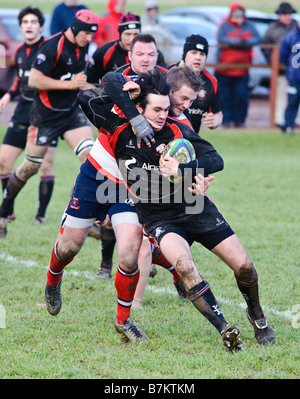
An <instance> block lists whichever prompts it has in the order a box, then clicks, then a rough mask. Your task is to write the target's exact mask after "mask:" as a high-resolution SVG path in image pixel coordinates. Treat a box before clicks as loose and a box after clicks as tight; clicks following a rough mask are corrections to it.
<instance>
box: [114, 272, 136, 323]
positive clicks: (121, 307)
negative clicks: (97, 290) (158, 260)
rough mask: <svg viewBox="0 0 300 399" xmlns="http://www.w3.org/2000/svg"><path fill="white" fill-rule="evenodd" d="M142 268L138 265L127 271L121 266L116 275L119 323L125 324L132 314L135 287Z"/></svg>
mask: <svg viewBox="0 0 300 399" xmlns="http://www.w3.org/2000/svg"><path fill="white" fill-rule="evenodd" d="M139 276H140V270H139V267H138V266H137V267H136V268H135V270H133V271H132V272H131V273H128V272H126V271H125V270H123V269H122V268H121V267H120V266H118V270H117V272H116V276H115V287H116V290H117V296H118V306H117V323H118V324H124V322H125V320H126V319H127V317H129V316H130V309H131V305H132V301H133V298H134V294H135V289H136V286H137V283H138V281H139Z"/></svg>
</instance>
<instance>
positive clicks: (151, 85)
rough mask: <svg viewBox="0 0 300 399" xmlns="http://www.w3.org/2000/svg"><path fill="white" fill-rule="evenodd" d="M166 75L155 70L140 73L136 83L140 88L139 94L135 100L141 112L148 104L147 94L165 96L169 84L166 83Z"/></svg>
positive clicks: (167, 92) (168, 89) (168, 90)
mask: <svg viewBox="0 0 300 399" xmlns="http://www.w3.org/2000/svg"><path fill="white" fill-rule="evenodd" d="M166 76H167V75H166V73H165V72H163V71H161V70H160V69H157V68H155V69H154V70H153V71H152V72H147V73H142V74H141V75H140V76H139V78H138V80H137V81H136V83H137V84H138V85H139V86H140V88H141V94H140V95H139V96H138V97H137V99H136V100H135V103H138V104H139V105H140V106H141V108H142V109H143V110H145V108H146V105H147V104H148V94H157V95H162V96H167V95H168V94H169V92H170V84H169V83H168V82H167V79H166Z"/></svg>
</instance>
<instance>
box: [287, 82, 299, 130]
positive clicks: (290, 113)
mask: <svg viewBox="0 0 300 399" xmlns="http://www.w3.org/2000/svg"><path fill="white" fill-rule="evenodd" d="M287 93H288V103H287V107H286V109H285V114H284V118H285V126H284V129H286V128H288V127H290V128H292V129H293V128H294V124H295V119H296V117H297V113H298V109H299V104H300V82H289V85H288V88H287Z"/></svg>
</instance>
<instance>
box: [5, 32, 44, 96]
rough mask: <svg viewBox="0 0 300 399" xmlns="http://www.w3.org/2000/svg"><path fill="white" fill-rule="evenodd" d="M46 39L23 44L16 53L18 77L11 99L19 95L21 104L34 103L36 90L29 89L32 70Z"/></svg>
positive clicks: (11, 88)
mask: <svg viewBox="0 0 300 399" xmlns="http://www.w3.org/2000/svg"><path fill="white" fill-rule="evenodd" d="M45 40H46V39H45V38H44V37H41V38H40V39H39V40H38V41H37V42H36V43H34V44H27V43H25V42H24V43H22V44H21V45H20V46H19V47H18V48H17V50H16V52H15V64H16V69H17V77H16V79H15V80H14V82H13V84H12V86H11V87H10V89H9V91H8V92H9V94H10V95H11V98H12V99H14V98H15V97H16V96H18V95H19V94H20V95H21V97H20V102H21V103H23V102H32V101H33V97H34V92H35V90H34V89H32V88H30V87H28V79H29V75H30V69H31V67H32V65H33V63H34V61H35V59H36V56H37V53H38V50H39V48H40V47H41V45H42V43H43V42H44V41H45Z"/></svg>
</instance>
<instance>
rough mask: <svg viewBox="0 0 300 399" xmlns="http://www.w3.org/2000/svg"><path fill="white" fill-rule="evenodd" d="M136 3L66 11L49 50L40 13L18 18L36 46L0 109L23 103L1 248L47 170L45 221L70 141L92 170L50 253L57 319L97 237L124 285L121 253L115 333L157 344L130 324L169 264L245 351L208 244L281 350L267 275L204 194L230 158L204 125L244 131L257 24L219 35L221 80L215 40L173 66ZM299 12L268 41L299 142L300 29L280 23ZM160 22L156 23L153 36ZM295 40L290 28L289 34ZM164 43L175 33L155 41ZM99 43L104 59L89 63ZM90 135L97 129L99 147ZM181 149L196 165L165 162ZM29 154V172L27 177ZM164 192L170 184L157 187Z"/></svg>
mask: <svg viewBox="0 0 300 399" xmlns="http://www.w3.org/2000/svg"><path fill="white" fill-rule="evenodd" d="M125 6H126V1H125V0H111V1H108V14H107V15H106V16H101V17H100V18H99V17H98V16H96V15H95V14H94V13H93V12H92V11H90V10H89V9H88V8H87V7H85V6H84V5H77V2H76V1H74V0H68V1H65V2H64V3H62V4H59V5H58V6H57V7H56V8H55V10H54V12H53V17H52V23H51V33H52V34H53V36H51V37H50V38H48V39H45V38H44V37H43V36H42V30H43V25H44V17H43V15H42V13H41V11H40V10H39V9H38V8H32V7H26V8H24V9H23V10H21V11H20V13H19V16H18V20H19V26H20V30H21V32H22V34H23V36H24V43H23V44H22V45H21V46H20V47H19V48H18V50H17V52H16V57H15V59H16V68H17V78H16V80H15V82H14V84H13V86H12V87H11V89H10V90H9V92H8V93H6V94H5V95H4V96H3V97H2V98H1V100H0V112H2V111H4V110H5V107H6V106H7V104H8V103H9V101H11V100H13V99H14V98H15V97H16V96H17V95H19V96H20V100H19V102H18V105H17V108H16V110H15V112H14V114H13V116H12V119H11V122H10V124H9V127H8V129H7V132H6V134H5V137H4V140H3V143H2V145H1V149H0V178H1V182H2V188H3V200H2V203H1V205H0V238H2V239H3V238H5V237H6V236H7V235H8V226H9V223H11V222H12V221H13V220H15V219H16V217H17V215H16V214H15V209H14V201H15V198H16V197H17V196H19V195H20V193H21V192H22V189H23V187H24V186H25V184H27V182H28V180H29V179H30V178H31V177H32V176H33V175H35V174H36V173H38V171H39V170H40V171H41V182H40V187H39V208H38V211H37V215H36V218H35V223H36V224H45V223H46V217H45V213H46V210H47V206H48V204H49V201H50V198H51V194H52V191H53V188H54V160H55V153H56V150H57V146H58V143H59V140H60V139H64V140H65V141H66V143H67V144H68V145H69V146H70V147H71V148H72V149H73V151H74V153H75V155H76V156H77V157H78V158H79V161H80V164H81V166H80V172H79V174H78V176H77V179H76V182H75V185H74V188H73V191H72V195H71V199H70V198H66V204H67V207H66V209H65V211H64V212H63V210H62V213H63V216H62V223H61V226H60V230H59V233H58V237H57V240H56V242H55V243H54V246H53V249H52V253H51V255H50V261H49V268H48V271H47V276H46V285H45V301H46V306H47V310H48V312H49V313H50V314H51V315H53V316H56V315H57V314H58V313H59V312H60V310H61V307H62V278H63V272H64V268H65V267H66V266H67V265H68V264H69V263H70V262H72V261H73V259H74V257H75V256H76V255H77V254H78V252H79V251H80V250H81V248H82V246H83V245H84V243H85V240H86V238H87V237H88V235H93V236H94V237H95V235H94V234H91V231H92V230H93V229H94V230H96V232H97V233H98V235H97V234H96V237H97V238H98V239H100V242H101V263H100V268H99V270H98V272H97V277H98V278H100V279H110V278H112V267H113V253H114V250H115V244H117V245H116V251H117V259H118V267H117V270H116V273H115V287H116V292H117V314H116V317H115V320H114V325H115V328H116V330H117V332H119V333H121V334H122V335H124V336H125V337H126V338H127V339H128V340H130V341H141V340H145V341H148V340H149V339H150V338H149V337H148V335H147V334H146V333H145V332H144V330H143V329H142V328H141V327H140V326H139V325H138V324H137V323H136V322H135V321H133V320H132V318H131V309H132V306H134V307H136V308H140V309H142V308H143V306H142V300H143V295H144V291H145V288H146V285H147V281H148V278H149V275H150V274H151V270H152V269H153V265H160V266H162V267H164V268H166V269H167V270H169V271H170V273H171V275H172V279H173V283H174V285H175V287H176V289H177V291H178V295H179V297H180V298H187V299H188V300H190V302H192V304H193V305H194V307H195V308H196V310H197V311H198V312H199V313H200V314H201V315H202V316H204V318H205V319H206V320H207V321H208V322H209V323H211V325H212V326H213V327H215V329H216V330H217V331H218V332H219V334H220V335H221V339H222V342H223V344H224V345H225V347H226V348H227V349H229V350H231V351H235V350H241V349H243V344H242V340H241V336H240V331H239V329H238V327H236V326H235V325H234V324H231V323H229V322H227V321H226V318H225V315H224V314H223V312H222V311H221V309H220V307H219V305H218V303H217V300H216V298H215V296H214V294H213V292H212V291H211V288H210V285H209V283H208V282H207V281H206V280H205V279H204V277H203V276H202V274H201V273H200V271H199V267H198V265H196V263H195V261H194V260H193V258H192V254H191V246H192V245H193V243H194V242H197V243H200V244H202V245H203V246H204V247H205V248H207V249H208V250H209V251H211V252H212V253H214V254H215V255H217V256H218V257H219V258H220V259H222V260H223V261H224V263H226V264H227V266H228V267H229V268H230V269H231V270H232V271H233V274H234V277H235V281H236V284H237V287H238V289H239V291H240V292H241V294H242V296H243V297H244V299H245V301H246V304H247V318H248V320H249V322H250V324H251V325H252V327H253V330H254V335H255V338H256V340H257V342H258V343H259V344H261V345H267V344H274V342H275V338H274V333H273V330H272V328H271V326H270V324H269V322H268V320H267V318H266V316H265V314H264V312H263V309H262V307H261V305H260V300H259V290H258V274H257V272H256V270H255V267H254V265H253V263H252V261H251V259H250V257H249V255H248V254H247V253H246V250H245V249H244V247H243V245H242V243H241V242H240V240H239V239H238V237H237V235H236V234H235V232H234V231H233V230H232V228H231V227H230V225H229V224H228V222H227V221H226V219H225V217H224V215H223V214H222V213H221V212H220V211H219V210H218V208H217V206H216V204H215V203H214V202H213V201H212V200H211V199H210V198H209V197H208V196H207V195H206V193H205V192H206V190H207V189H208V188H209V186H210V183H211V181H212V180H213V179H214V177H213V176H211V174H214V173H216V172H218V171H221V170H222V169H223V167H224V162H223V159H222V157H221V155H220V154H219V153H218V152H217V150H216V149H215V148H214V147H213V146H212V144H210V143H209V142H208V141H206V140H204V139H203V138H201V136H200V134H199V133H200V130H201V125H202V124H203V125H205V126H206V127H207V128H209V129H216V128H218V127H219V126H222V125H223V126H224V127H230V126H235V127H242V126H244V124H245V120H246V117H247V109H248V103H249V100H248V81H249V71H248V68H244V67H243V68H241V67H240V64H241V63H243V64H246V65H248V64H251V54H252V48H253V46H254V45H256V44H258V43H259V42H260V41H261V38H260V37H259V35H258V32H257V31H256V29H255V27H254V25H253V24H252V23H251V22H250V21H248V20H247V18H246V10H245V8H244V7H243V6H242V5H240V4H234V5H232V6H231V7H230V14H229V17H228V18H227V19H226V20H225V21H224V22H222V24H221V25H220V27H219V30H218V42H219V44H220V49H219V61H220V64H221V65H222V68H219V69H217V70H216V73H215V75H212V74H211V73H209V72H208V71H207V70H206V68H205V65H206V60H207V56H208V53H209V43H208V41H207V40H206V38H205V37H203V36H200V35H199V34H197V33H196V32H195V34H193V35H190V36H188V37H187V38H186V40H185V43H184V46H183V55H182V59H181V60H178V62H176V63H174V64H172V65H167V64H166V62H165V60H164V56H163V53H162V52H161V51H160V50H159V46H160V41H164V42H165V43H166V42H168V33H167V30H164V31H163V30H162V29H164V28H165V27H163V26H161V25H160V24H159V19H158V17H157V15H158V11H159V6H158V3H157V2H156V1H146V4H145V6H146V11H147V14H146V15H145V16H144V17H143V18H141V17H140V16H138V15H135V14H134V13H132V12H128V13H125V11H124V9H125ZM294 12H295V10H294V9H293V8H292V7H291V6H290V4H289V3H281V5H280V6H279V8H278V10H277V14H278V15H279V21H278V22H275V24H281V25H282V26H281V25H280V26H281V33H280V35H278V36H276V35H275V36H276V38H274V34H272V31H273V32H275V33H276V34H277V33H278V31H277V29H275V27H274V26H271V27H270V29H269V30H268V32H267V34H266V37H265V39H264V40H263V42H264V43H270V41H271V40H273V39H274V43H275V42H276V43H279V42H281V49H280V59H281V61H282V63H283V64H284V65H285V66H286V79H287V85H286V86H287V91H288V100H287V107H286V110H285V114H284V118H283V119H284V121H283V122H280V126H281V128H282V131H283V132H284V133H286V134H288V135H290V134H292V132H293V129H294V123H295V119H296V116H297V110H298V108H299V101H300V87H299V85H300V76H299V73H300V68H299V67H298V68H295V62H296V61H295V55H294V51H295V50H294V48H295V45H296V43H299V35H300V22H299V23H298V24H297V23H295V22H294V21H293V20H292V19H291V20H290V23H289V24H287V23H286V22H284V21H283V19H282V21H283V22H282V21H281V15H282V14H283V15H286V14H292V13H294ZM286 20H287V19H286ZM151 24H152V25H155V26H154V27H153V26H152V28H153V29H152V31H151V29H150V26H151ZM143 26H145V31H143ZM285 30H286V31H289V33H287V34H286V35H284V32H285ZM157 32H164V34H159V35H158V36H156V34H157ZM279 36H280V37H279ZM92 42H95V43H96V44H97V48H96V50H95V51H94V52H93V54H92V55H90V54H89V45H90V44H91V43H92ZM266 56H268V55H266ZM231 64H236V66H234V67H232V66H231ZM281 95H282V94H281ZM281 120H282V119H281ZM92 125H93V126H94V127H96V128H97V130H98V132H99V134H98V137H97V138H96V139H94V136H93V131H92V128H91V126H92ZM177 138H184V139H187V140H189V141H190V142H191V143H192V145H193V147H194V149H195V154H196V159H195V160H192V161H190V162H188V163H187V164H184V163H179V162H178V161H177V160H176V159H174V158H171V157H164V156H162V153H163V150H164V148H165V147H166V145H167V144H168V143H169V142H170V141H172V140H174V139H177ZM23 150H25V158H24V161H23V162H22V163H21V165H20V166H18V167H17V168H16V169H15V162H16V160H17V158H18V157H19V155H20V154H21V153H22V152H23ZM144 165H148V166H149V167H147V168H145V166H144ZM141 170H142V171H143V174H142V178H141V180H140V190H138V191H135V190H134V187H135V185H136V184H137V180H136V179H135V178H134V176H136V175H138V174H139V173H140V171H141ZM171 176H184V178H185V179H188V177H189V176H190V177H191V179H190V185H189V187H186V185H184V189H183V190H182V192H181V200H180V201H178V198H177V201H176V200H175V194H176V193H177V191H178V189H179V185H181V183H176V182H175V183H171V184H170V185H169V187H168V191H167V192H166V191H165V187H164V181H166V179H165V180H164V178H170V177H171ZM143 179H144V180H143ZM154 181H159V184H158V186H157V187H156V188H153V187H155V186H154V185H153V184H152V183H153V182H154ZM178 184H179V185H178ZM149 187H151V190H150V191H149ZM107 193H108V194H107ZM145 198H146V199H147V200H146V201H145ZM191 209H192V211H191ZM16 223H17V222H16Z"/></svg>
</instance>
